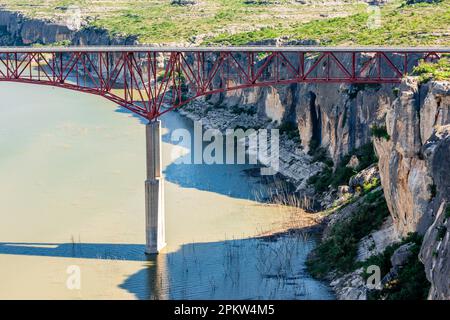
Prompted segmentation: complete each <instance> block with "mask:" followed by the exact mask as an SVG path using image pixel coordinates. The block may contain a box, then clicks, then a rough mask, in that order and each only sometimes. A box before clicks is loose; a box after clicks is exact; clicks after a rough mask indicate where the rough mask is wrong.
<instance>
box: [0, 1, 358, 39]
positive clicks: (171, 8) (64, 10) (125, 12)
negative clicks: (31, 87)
mask: <svg viewBox="0 0 450 320" xmlns="http://www.w3.org/2000/svg"><path fill="white" fill-rule="evenodd" d="M1 5H2V6H5V7H6V8H7V9H9V10H14V11H20V12H22V13H24V14H25V15H27V16H30V17H36V18H42V19H54V20H59V19H60V18H62V19H64V18H67V17H68V16H69V15H71V14H73V13H74V12H76V10H77V8H81V12H80V14H81V16H82V19H83V20H84V21H87V24H88V25H87V27H98V28H104V29H106V30H108V31H110V32H111V33H112V34H113V35H121V36H130V35H131V36H136V37H137V38H138V40H139V42H141V43H170V42H190V41H193V40H195V39H193V37H198V39H197V43H198V42H201V41H202V39H203V37H204V36H206V35H211V36H214V35H219V34H239V33H241V32H247V31H249V30H260V29H262V28H281V29H284V28H290V26H291V25H297V24H299V23H304V22H307V21H312V20H316V19H325V18H327V17H335V16H343V15H344V16H345V15H349V14H352V13H356V12H358V11H360V10H361V8H363V6H362V5H361V4H357V3H356V1H354V2H347V3H343V4H335V5H333V6H329V5H327V4H326V3H321V2H319V1H318V2H317V3H316V4H315V5H314V6H310V5H303V4H301V3H297V2H295V1H292V0H277V1H272V0H270V1H267V0H265V1H247V0H190V1H171V0H102V1H98V0H46V1H42V0H2V1H1Z"/></svg>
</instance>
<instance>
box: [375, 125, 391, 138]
mask: <svg viewBox="0 0 450 320" xmlns="http://www.w3.org/2000/svg"><path fill="white" fill-rule="evenodd" d="M370 133H371V135H372V137H376V138H379V139H381V138H383V139H386V141H389V140H390V139H391V136H390V135H389V133H388V132H387V129H386V126H377V125H376V124H375V125H373V126H372V127H371V128H370Z"/></svg>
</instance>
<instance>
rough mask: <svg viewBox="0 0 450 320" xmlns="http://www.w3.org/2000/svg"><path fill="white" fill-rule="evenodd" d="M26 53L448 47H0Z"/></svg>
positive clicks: (430, 49) (421, 49)
mask: <svg viewBox="0 0 450 320" xmlns="http://www.w3.org/2000/svg"><path fill="white" fill-rule="evenodd" d="M26 52H42V53H47V52H52V53H53V52H335V53H336V52H396V53H415V52H417V53H424V52H436V53H438V52H439V53H441V52H442V53H448V52H450V47H377V46H370V47H369V46H366V47H314V46H284V47H274V46H245V47H228V46H226V47H224V46H221V47H149V46H83V47H78V46H69V47H51V46H47V47H1V46H0V53H26Z"/></svg>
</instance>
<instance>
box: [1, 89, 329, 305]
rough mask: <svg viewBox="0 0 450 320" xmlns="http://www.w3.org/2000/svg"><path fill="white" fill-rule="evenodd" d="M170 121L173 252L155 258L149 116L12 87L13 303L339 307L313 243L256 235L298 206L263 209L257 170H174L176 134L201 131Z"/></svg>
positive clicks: (7, 183) (6, 162)
mask: <svg viewBox="0 0 450 320" xmlns="http://www.w3.org/2000/svg"><path fill="white" fill-rule="evenodd" d="M162 120H163V126H164V127H165V131H164V132H165V136H164V137H163V139H164V143H163V154H164V156H163V162H164V172H165V176H166V183H165V188H166V190H165V192H166V215H167V218H166V219H167V226H166V227H167V242H168V246H167V248H166V249H165V250H164V252H163V253H162V254H160V255H158V256H157V257H147V256H145V255H144V254H143V251H144V231H145V230H144V173H145V159H144V155H145V152H144V148H145V144H144V125H143V122H142V120H141V119H138V118H136V117H134V116H132V115H131V114H129V113H127V112H124V111H123V110H121V109H120V108H118V107H117V106H115V105H114V104H113V103H111V102H109V101H107V100H104V99H103V98H100V97H96V96H91V95H86V94H81V93H77V92H72V91H67V90H64V89H57V88H49V87H41V86H34V85H23V84H11V83H0V298H1V299H14V298H25V299H35V298H38V299H107V298H109V299H257V298H272V299H281V298H285V299H332V298H333V295H332V294H331V293H330V291H329V289H328V287H327V286H325V285H324V284H322V283H320V282H317V281H315V280H313V279H311V278H310V277H309V276H308V274H307V273H306V271H305V267H304V261H305V257H306V255H307V254H308V252H309V251H310V250H311V249H312V248H313V246H314V243H315V241H314V239H313V238H312V237H307V236H306V237H301V238H299V237H293V236H282V237H279V238H278V239H276V240H272V241H268V240H263V239H259V238H256V237H255V236H257V235H259V234H261V233H262V232H268V231H271V230H278V229H281V228H283V226H286V223H287V222H289V219H291V218H292V208H286V207H280V206H268V205H264V204H262V203H259V202H258V201H257V200H255V199H256V198H255V197H254V195H255V194H258V192H259V190H260V188H261V183H260V181H259V180H258V178H255V177H249V176H248V175H247V174H246V173H245V170H246V169H249V166H238V165H226V166H207V165H177V164H174V160H175V159H176V158H178V157H181V156H183V155H186V154H188V153H189V151H190V150H187V149H186V148H184V147H183V146H179V145H174V144H173V143H170V141H169V139H168V137H169V134H170V132H171V130H173V129H176V128H186V129H188V130H192V123H191V122H190V121H188V120H186V119H184V118H182V117H181V116H180V115H178V114H176V113H171V114H170V115H168V116H166V117H164V118H163V119H162ZM71 266H74V267H75V268H77V270H79V271H80V273H79V275H80V277H79V280H80V281H79V284H80V287H79V288H73V287H72V286H70V285H69V286H68V285H67V284H68V280H69V284H70V283H71V282H70V281H71V279H73V278H71V274H70V270H73V269H70V268H71ZM72 268H73V267H72ZM68 270H69V273H68Z"/></svg>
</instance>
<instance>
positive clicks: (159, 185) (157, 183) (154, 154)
mask: <svg viewBox="0 0 450 320" xmlns="http://www.w3.org/2000/svg"><path fill="white" fill-rule="evenodd" d="M145 135H146V145H147V180H146V181H145V235H146V245H145V253H146V254H155V253H158V252H159V251H160V250H161V249H162V248H163V247H164V246H165V245H166V237H165V236H166V234H165V233H166V231H165V221H164V178H163V177H162V174H161V121H160V120H153V121H150V122H149V123H148V124H147V125H146V128H145Z"/></svg>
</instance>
